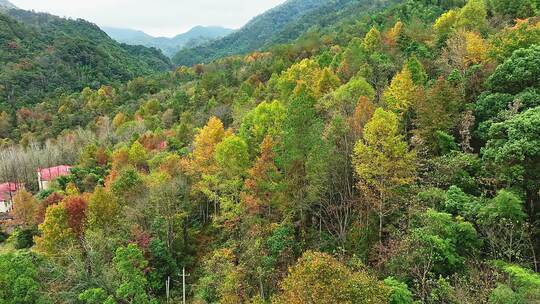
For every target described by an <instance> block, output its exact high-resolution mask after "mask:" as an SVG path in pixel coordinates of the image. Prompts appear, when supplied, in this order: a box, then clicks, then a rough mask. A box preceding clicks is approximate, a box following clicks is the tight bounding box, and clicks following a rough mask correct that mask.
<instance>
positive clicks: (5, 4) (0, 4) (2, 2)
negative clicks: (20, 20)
mask: <svg viewBox="0 0 540 304" xmlns="http://www.w3.org/2000/svg"><path fill="white" fill-rule="evenodd" d="M2 9H4V10H5V9H7V10H10V9H18V7H17V6H15V5H14V4H13V3H11V2H9V1H8V0H0V10H2Z"/></svg>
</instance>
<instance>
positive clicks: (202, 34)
mask: <svg viewBox="0 0 540 304" xmlns="http://www.w3.org/2000/svg"><path fill="white" fill-rule="evenodd" d="M102 29H103V30H104V31H105V32H106V33H107V34H108V35H109V36H110V37H111V38H113V39H114V40H116V41H118V42H122V43H126V44H131V45H144V46H147V47H155V48H157V49H160V50H161V51H163V53H164V54H165V55H167V56H169V57H172V56H174V55H175V54H176V53H177V52H178V51H179V50H181V49H183V48H186V47H196V46H198V45H201V44H203V43H207V42H210V41H212V40H215V39H217V38H221V37H224V36H226V35H228V34H230V33H231V32H233V30H232V29H228V28H224V27H220V26H196V27H194V28H192V29H191V30H189V31H188V32H186V33H183V34H180V35H177V36H175V37H172V38H167V37H153V36H151V35H148V34H146V33H145V32H143V31H138V30H132V29H122V28H113V27H102Z"/></svg>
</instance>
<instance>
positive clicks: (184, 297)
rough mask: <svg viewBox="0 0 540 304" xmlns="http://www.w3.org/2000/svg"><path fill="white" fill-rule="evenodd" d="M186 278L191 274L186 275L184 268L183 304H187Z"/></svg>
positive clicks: (184, 268)
mask: <svg viewBox="0 0 540 304" xmlns="http://www.w3.org/2000/svg"><path fill="white" fill-rule="evenodd" d="M186 277H189V274H186V267H182V304H186Z"/></svg>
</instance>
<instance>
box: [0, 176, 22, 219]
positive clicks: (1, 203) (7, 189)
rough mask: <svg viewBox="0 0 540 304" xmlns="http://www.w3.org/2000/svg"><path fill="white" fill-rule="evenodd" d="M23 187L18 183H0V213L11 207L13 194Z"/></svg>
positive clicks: (7, 210) (9, 209)
mask: <svg viewBox="0 0 540 304" xmlns="http://www.w3.org/2000/svg"><path fill="white" fill-rule="evenodd" d="M21 188H24V186H23V185H22V184H19V183H13V182H8V183H3V184H0V213H7V212H9V211H11V209H12V208H13V196H15V193H16V192H17V190H19V189H21Z"/></svg>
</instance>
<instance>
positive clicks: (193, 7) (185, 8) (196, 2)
mask: <svg viewBox="0 0 540 304" xmlns="http://www.w3.org/2000/svg"><path fill="white" fill-rule="evenodd" d="M10 2H12V3H13V4H15V5H16V6H18V7H19V8H22V9H27V10H31V9H33V10H35V11H39V12H48V13H51V14H54V15H58V16H61V17H72V18H82V19H86V20H88V21H91V22H94V23H96V24H98V25H100V26H111V27H120V28H131V29H138V30H142V31H144V32H146V33H148V34H151V35H154V36H169V37H170V36H174V35H176V34H180V33H182V32H185V31H187V30H189V29H190V28H192V27H194V26H196V25H221V26H225V27H229V28H234V29H236V28H240V27H241V26H242V25H244V24H245V23H246V22H248V21H249V20H250V19H251V18H253V17H255V16H256V15H259V14H261V13H263V12H264V11H266V10H268V9H270V8H272V7H274V6H276V5H278V4H280V3H283V2H285V0H10Z"/></svg>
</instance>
